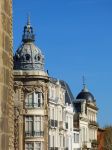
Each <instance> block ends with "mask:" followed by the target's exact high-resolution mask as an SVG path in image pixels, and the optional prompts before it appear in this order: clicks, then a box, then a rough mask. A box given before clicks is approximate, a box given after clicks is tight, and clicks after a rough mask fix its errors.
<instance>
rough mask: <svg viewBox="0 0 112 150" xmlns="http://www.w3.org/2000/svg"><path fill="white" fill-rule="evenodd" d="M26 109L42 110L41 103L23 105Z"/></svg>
mask: <svg viewBox="0 0 112 150" xmlns="http://www.w3.org/2000/svg"><path fill="white" fill-rule="evenodd" d="M25 107H26V108H42V107H43V103H25Z"/></svg>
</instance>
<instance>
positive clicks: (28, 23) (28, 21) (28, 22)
mask: <svg viewBox="0 0 112 150" xmlns="http://www.w3.org/2000/svg"><path fill="white" fill-rule="evenodd" d="M27 25H30V14H28V17H27Z"/></svg>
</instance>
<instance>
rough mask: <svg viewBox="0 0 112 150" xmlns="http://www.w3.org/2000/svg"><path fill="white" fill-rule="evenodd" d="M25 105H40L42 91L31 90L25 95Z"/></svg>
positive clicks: (30, 106)
mask: <svg viewBox="0 0 112 150" xmlns="http://www.w3.org/2000/svg"><path fill="white" fill-rule="evenodd" d="M25 106H26V107H27V108H32V107H42V106H43V94H42V92H33V93H30V94H28V95H27V96H26V100H25Z"/></svg>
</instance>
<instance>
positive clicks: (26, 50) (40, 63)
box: [14, 17, 44, 70]
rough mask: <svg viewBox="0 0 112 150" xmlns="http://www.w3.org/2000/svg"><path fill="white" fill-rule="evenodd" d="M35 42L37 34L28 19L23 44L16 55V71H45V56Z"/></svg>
mask: <svg viewBox="0 0 112 150" xmlns="http://www.w3.org/2000/svg"><path fill="white" fill-rule="evenodd" d="M34 42H35V34H34V32H33V27H32V26H31V23H30V17H28V20H27V24H26V25H25V26H24V31H23V36H22V43H21V45H20V46H19V48H18V49H17V51H16V53H15V55H14V70H44V55H43V54H42V52H41V50H40V49H39V48H38V47H37V46H36V45H35V43H34Z"/></svg>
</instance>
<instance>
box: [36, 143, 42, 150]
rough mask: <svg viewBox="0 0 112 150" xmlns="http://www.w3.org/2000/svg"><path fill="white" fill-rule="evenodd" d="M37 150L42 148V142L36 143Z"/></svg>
mask: <svg viewBox="0 0 112 150" xmlns="http://www.w3.org/2000/svg"><path fill="white" fill-rule="evenodd" d="M35 150H41V143H40V142H36V143H35Z"/></svg>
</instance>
